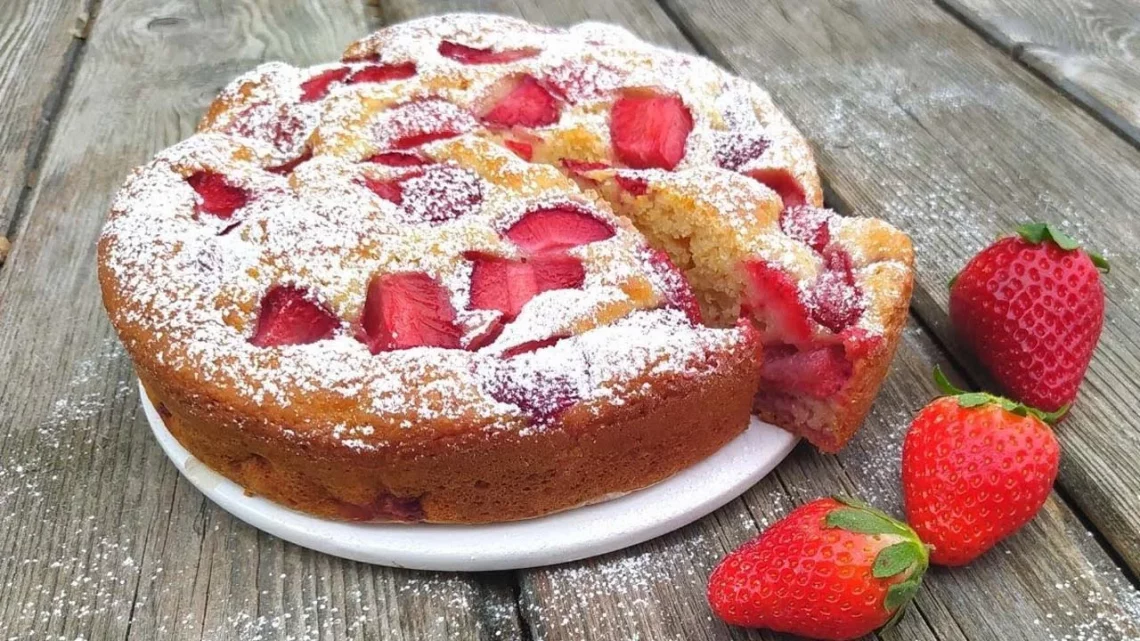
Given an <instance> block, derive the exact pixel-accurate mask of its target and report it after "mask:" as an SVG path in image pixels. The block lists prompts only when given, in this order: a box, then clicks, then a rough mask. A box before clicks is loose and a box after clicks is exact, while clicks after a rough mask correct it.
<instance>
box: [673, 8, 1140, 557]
mask: <svg viewBox="0 0 1140 641" xmlns="http://www.w3.org/2000/svg"><path fill="white" fill-rule="evenodd" d="M665 6H666V7H667V8H668V10H669V11H670V12H671V13H672V14H673V15H674V16H675V17H676V18H677V19H678V20H679V22H680V24H682V25H683V27H684V28H685V29H686V30H687V31H688V33H689V34H690V35H691V36H692V37H693V38H694V40H695V41H696V42H697V43H698V44H699V46H701V47H702V48H703V49H705V50H706V51H707V52H709V53H710V54H711V55H713V56H714V57H716V58H718V59H719V60H720V61H721V62H723V63H725V64H726V65H729V66H731V67H733V68H735V69H736V70H737V71H739V72H741V73H742V74H744V75H745V76H748V77H751V78H753V79H755V80H757V81H758V82H760V83H761V84H762V85H764V86H766V87H767V88H768V89H769V90H770V91H771V92H772V93H773V96H774V98H775V99H776V101H777V102H778V103H779V104H781V105H782V106H783V107H784V108H785V109H786V110H787V112H788V114H789V115H790V117H791V118H792V119H793V120H795V121H796V122H797V124H798V125H799V126H800V127H801V129H802V130H803V131H804V132H805V134H806V135H807V136H808V137H809V138H810V139H812V140H813V142H814V143H815V145H816V146H817V150H818V152H819V153H818V160H819V161H820V164H821V168H822V170H823V172H824V174H825V176H826V178H827V179H828V183H829V188H830V189H829V194H828V195H829V197H830V198H831V201H832V202H833V203H836V204H837V205H838V206H840V208H841V209H845V210H848V211H851V210H854V211H857V212H859V213H862V214H865V215H873V216H879V217H883V218H886V219H888V220H890V221H892V222H894V223H895V224H897V225H899V226H900V227H901V228H903V229H905V230H906V231H908V232H910V234H911V235H912V237H913V238H914V240H915V245H916V249H917V252H918V283H917V287H916V292H915V297H914V302H913V307H914V309H915V310H916V312H917V313H918V314H919V316H920V317H921V318H922V319H923V321H924V322H925V323H927V324H929V325H930V326H931V327H932V328H933V329H934V332H935V334H936V336H937V338H938V340H939V341H940V342H942V343H944V344H946V345H947V346H948V347H949V349H950V350H951V352H952V353H953V354H954V356H955V359H957V360H959V361H960V362H962V363H966V364H967V365H968V366H969V369H970V372H971V375H972V377H973V378H974V379H975V380H979V381H984V380H985V378H984V373H983V372H982V371H981V369H980V368H978V367H977V366H976V365H975V364H974V363H972V362H971V361H970V359H969V358H968V356H967V352H966V351H965V350H964V348H962V347H961V346H960V345H957V344H956V342H955V341H954V337H953V332H952V331H951V328H950V327H949V324H948V321H947V316H946V305H947V289H946V283H947V282H948V280H949V279H950V277H951V276H952V275H953V274H954V273H955V272H956V271H957V270H959V269H960V268H961V267H962V266H963V265H964V264H965V262H966V260H968V258H969V257H971V256H972V255H973V254H974V253H975V252H977V251H978V250H979V249H981V248H982V247H983V246H984V245H986V244H988V243H989V242H990V241H991V240H992V239H993V238H995V237H996V236H998V235H999V234H1001V233H1003V232H1008V231H1009V230H1011V229H1012V228H1013V227H1014V226H1016V225H1017V224H1018V223H1020V222H1026V221H1028V220H1033V219H1043V220H1047V221H1051V222H1056V223H1059V224H1061V225H1062V226H1063V227H1064V228H1066V229H1068V230H1070V231H1071V232H1072V233H1073V234H1074V235H1075V236H1077V237H1078V238H1080V239H1082V240H1083V241H1084V242H1085V244H1086V246H1087V247H1089V248H1091V249H1093V250H1100V251H1102V252H1104V253H1106V254H1108V255H1109V256H1111V258H1110V260H1112V261H1113V267H1114V269H1113V272H1112V274H1111V275H1109V276H1108V277H1107V278H1106V279H1105V285H1106V289H1107V294H1108V305H1107V312H1106V314H1107V318H1106V322H1105V328H1104V334H1103V336H1102V338H1101V343H1100V347H1099V348H1098V350H1097V352H1096V354H1095V356H1094V359H1093V364H1092V366H1091V368H1090V369H1089V373H1088V376H1087V378H1086V381H1085V383H1084V386H1083V389H1082V392H1081V396H1080V399H1079V400H1078V402H1077V403H1076V406H1075V407H1074V409H1073V411H1072V413H1071V414H1070V416H1069V417H1068V418H1067V419H1066V420H1065V421H1064V422H1063V423H1062V425H1061V426H1060V428H1059V430H1058V435H1059V437H1060V439H1061V441H1062V443H1063V446H1064V450H1065V458H1064V462H1063V463H1062V470H1061V485H1062V487H1063V488H1064V490H1065V491H1066V492H1067V494H1068V496H1070V497H1072V499H1073V501H1075V502H1076V504H1077V505H1078V506H1079V507H1080V509H1081V511H1082V512H1083V513H1084V514H1085V515H1087V516H1088V517H1089V518H1090V519H1091V520H1092V521H1093V523H1095V524H1096V526H1097V527H1098V529H1099V530H1100V531H1101V532H1102V533H1103V534H1104V536H1105V537H1106V539H1107V540H1108V541H1109V542H1110V543H1111V544H1112V546H1113V547H1114V548H1115V549H1116V550H1117V551H1118V552H1119V553H1120V555H1121V556H1122V557H1123V558H1124V559H1125V560H1126V562H1127V563H1128V565H1129V566H1130V568H1131V569H1132V571H1133V572H1140V538H1138V537H1137V536H1136V534H1135V533H1136V532H1137V531H1140V492H1137V491H1136V488H1138V487H1140V458H1137V457H1136V456H1135V455H1134V453H1135V452H1137V451H1140V416H1138V415H1137V414H1136V413H1135V412H1134V411H1131V410H1130V409H1129V408H1131V407H1133V406H1134V405H1135V399H1136V398H1137V397H1140V377H1137V376H1136V372H1137V371H1140V341H1137V338H1136V337H1137V336H1140V295H1138V293H1140V267H1138V265H1140V262H1138V261H1140V226H1138V225H1136V223H1135V215H1136V211H1137V203H1138V202H1140V151H1138V150H1137V149H1136V148H1135V147H1133V146H1132V145H1131V144H1129V143H1128V142H1127V141H1125V140H1124V139H1122V138H1120V137H1119V136H1117V135H1116V134H1115V133H1114V132H1113V131H1111V130H1110V129H1108V128H1107V127H1105V126H1104V125H1103V124H1101V123H1100V122H1098V121H1097V120H1096V119H1095V118H1093V117H1092V116H1090V115H1089V114H1088V113H1087V112H1085V111H1084V110H1083V109H1081V108H1080V107H1078V106H1076V105H1074V104H1073V103H1071V102H1070V101H1069V100H1067V99H1066V98H1065V97H1064V96H1063V95H1061V94H1059V93H1058V92H1057V91H1055V90H1054V89H1053V88H1052V87H1050V86H1048V85H1047V84H1046V83H1045V82H1043V81H1042V80H1041V79H1040V78H1038V77H1036V76H1035V75H1033V74H1032V73H1030V72H1029V71H1028V70H1026V69H1024V68H1023V67H1021V66H1020V65H1018V64H1017V63H1016V62H1014V61H1012V60H1010V59H1009V58H1008V57H1006V56H1005V55H1004V54H1002V53H1001V52H1000V51H998V50H996V49H995V48H993V47H992V46H990V45H989V44H988V43H986V42H985V41H984V40H983V39H982V38H981V37H980V36H978V34H976V33H974V32H973V31H971V30H970V29H969V28H968V27H966V26H965V25H963V24H962V23H960V22H958V21H957V20H956V19H955V18H954V17H953V16H951V15H950V14H948V13H946V12H945V11H943V10H941V9H939V8H938V7H936V6H934V5H933V4H924V3H913V2H907V1H905V0H862V1H855V2H849V1H839V0H833V1H825V0H817V1H813V2H799V1H798V0H797V1H792V0H780V1H777V2H771V3H755V2H746V1H743V0H690V1H686V2H680V1H677V0H665Z"/></svg>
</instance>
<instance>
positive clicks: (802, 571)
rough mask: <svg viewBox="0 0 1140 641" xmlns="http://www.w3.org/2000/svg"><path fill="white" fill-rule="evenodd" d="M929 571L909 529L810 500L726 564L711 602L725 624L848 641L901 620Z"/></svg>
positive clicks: (854, 506)
mask: <svg viewBox="0 0 1140 641" xmlns="http://www.w3.org/2000/svg"><path fill="white" fill-rule="evenodd" d="M927 564H928V557H927V549H926V546H924V545H923V544H922V542H921V541H920V540H919V539H918V536H917V535H916V534H915V533H914V531H913V530H911V529H910V528H908V527H907V526H906V525H903V524H902V523H899V522H898V521H896V520H894V519H892V518H891V517H889V516H887V515H886V514H884V513H882V512H879V511H878V510H875V509H873V508H870V507H868V506H866V505H863V504H862V503H857V502H855V501H851V500H849V499H830V498H823V499H816V500H815V501H812V502H810V503H808V504H806V505H803V506H800V507H799V508H797V509H795V510H793V511H792V513H791V514H788V515H787V516H785V517H784V518H783V519H780V520H779V521H777V522H776V523H775V524H773V525H772V526H770V527H769V528H768V529H767V530H765V531H764V532H762V533H761V534H760V536H758V537H756V538H755V539H753V540H752V541H749V542H748V543H745V544H744V545H742V546H741V547H740V548H738V549H737V550H736V551H735V552H733V553H731V554H729V555H728V556H727V557H725V559H724V560H723V561H721V563H720V565H718V566H717V567H716V569H715V570H713V573H712V576H710V577H709V589H708V598H709V604H710V605H711V606H712V610H713V612H715V613H716V615H717V616H719V617H720V618H721V619H723V620H724V621H725V622H727V623H730V624H732V625H740V626H746V627H751V628H767V629H769V630H775V631H777V632H787V633H791V634H795V635H799V636H803V637H809V638H812V639H824V640H828V641H847V640H849V639H856V638H858V637H861V636H863V635H866V634H870V633H871V632H873V631H874V630H876V629H878V628H881V627H883V626H885V625H888V624H891V623H893V622H894V621H896V620H897V619H898V618H899V617H901V616H902V613H903V611H904V609H905V606H906V604H907V603H908V602H909V601H910V600H911V598H912V597H913V596H914V594H915V593H916V592H917V591H918V588H919V586H920V585H921V583H922V575H923V573H924V572H925V571H926V568H927Z"/></svg>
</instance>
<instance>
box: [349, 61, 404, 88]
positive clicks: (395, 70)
mask: <svg viewBox="0 0 1140 641" xmlns="http://www.w3.org/2000/svg"><path fill="white" fill-rule="evenodd" d="M414 75H416V63H414V62H404V63H400V64H395V65H367V66H365V67H361V68H360V69H357V70H356V71H354V72H352V75H350V76H349V77H348V78H347V79H346V80H345V84H350V85H355V84H360V83H363V82H388V81H389V80H406V79H408V78H411V77H412V76H414Z"/></svg>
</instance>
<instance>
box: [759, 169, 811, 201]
mask: <svg viewBox="0 0 1140 641" xmlns="http://www.w3.org/2000/svg"><path fill="white" fill-rule="evenodd" d="M748 175H749V176H751V177H752V178H755V179H756V180H758V181H760V182H761V183H763V184H764V185H765V186H767V187H768V188H769V189H771V190H772V191H774V192H776V194H777V195H778V196H779V197H780V199H781V200H783V201H784V207H799V206H801V205H806V204H807V194H806V193H804V188H803V185H801V184H800V181H798V180H796V177H795V176H793V175H792V174H791V172H789V171H787V170H786V169H755V170H753V171H750V172H748Z"/></svg>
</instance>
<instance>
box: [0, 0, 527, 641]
mask: <svg viewBox="0 0 1140 641" xmlns="http://www.w3.org/2000/svg"><path fill="white" fill-rule="evenodd" d="M20 4H24V3H20ZM27 4H29V5H31V4H36V3H27ZM5 20H7V16H6V17H5ZM374 26H375V21H374V19H370V18H369V16H368V15H367V14H366V13H365V9H364V7H363V6H362V5H361V4H360V3H357V2H350V1H348V0H345V1H343V2H319V1H316V0H312V1H305V0H288V1H282V0H242V1H240V2H239V1H227V2H214V1H207V0H166V1H164V2H162V3H158V4H155V3H147V2H142V1H141V0H104V2H103V4H102V6H101V11H100V16H99V20H98V21H97V23H96V24H95V25H94V29H93V31H92V32H91V34H90V40H89V41H88V45H87V50H86V52H85V55H84V57H83V60H82V64H81V65H80V67H79V68H78V70H77V72H76V74H75V77H74V85H73V87H72V89H71V91H70V92H69V93H68V95H67V99H66V101H65V104H64V105H63V107H62V108H61V110H60V113H59V118H58V124H57V128H56V131H55V135H54V136H53V138H52V141H51V144H50V145H49V148H48V149H47V150H46V153H45V156H44V162H43V166H42V174H41V175H42V178H41V180H40V181H39V182H38V183H37V185H36V187H35V189H34V191H33V192H32V194H31V196H30V198H29V199H28V201H27V204H28V207H29V210H28V211H29V215H28V216H27V217H26V219H25V221H24V226H23V229H22V232H21V235H20V239H21V242H20V243H19V244H18V245H17V246H16V247H15V248H14V249H13V252H12V255H11V257H10V259H9V263H8V265H7V267H6V268H5V269H4V270H3V271H2V272H0V292H3V297H2V298H0V372H3V373H2V374H0V586H2V589H0V630H2V631H3V632H2V633H0V637H2V638H5V639H7V638H10V637H18V638H21V639H23V638H36V639H45V638H51V639H68V640H73V639H78V638H82V639H85V640H87V641H93V640H96V639H99V640H101V639H115V640H119V639H138V640H140V641H152V640H165V639H179V640H182V639H185V640H200V639H205V640H209V641H217V640H225V639H233V640H239V639H240V640H242V641H250V640H252V639H261V640H265V641H268V640H280V641H284V640H285V639H294V640H301V639H306V640H325V639H343V638H384V639H408V640H413V639H414V640H419V639H458V638H462V639H518V638H521V636H522V632H521V630H520V624H519V618H518V614H517V612H516V605H515V604H516V601H515V598H514V584H513V579H512V577H511V576H510V575H454V574H438V573H416V572H408V571H399V570H393V569H387V568H381V567H374V566H368V565H362V564H358V563H352V562H348V561H343V560H339V559H334V558H331V557H327V556H325V555H322V554H318V553H315V552H311V551H307V550H303V549H300V548H298V547H296V546H293V545H290V544H286V543H283V542H281V541H279V540H277V539H275V538H273V537H270V536H267V535H264V534H261V533H259V532H257V531H256V530H254V529H253V528H250V527H248V526H246V525H244V524H242V523H240V522H238V521H236V520H235V519H234V518H232V517H230V516H229V515H228V514H226V513H225V512H223V511H222V510H220V509H219V508H217V507H216V506H214V505H213V504H212V503H210V502H209V501H207V500H206V499H205V498H204V497H202V495H201V494H199V493H198V492H197V491H196V490H194V489H193V488H192V487H191V486H190V485H189V484H188V483H187V482H186V481H185V480H183V479H182V478H181V477H180V476H179V475H178V473H177V471H176V470H175V469H174V467H173V466H172V465H171V464H170V463H169V462H168V461H167V460H166V458H165V456H164V455H163V453H162V451H161V450H160V448H159V447H158V445H157V443H156V442H155V440H154V438H153V437H152V436H151V434H150V432H149V429H148V427H147V425H146V421H145V418H144V417H143V416H142V413H141V411H140V408H139V404H138V403H139V399H138V394H137V391H136V388H135V385H134V378H133V372H132V370H131V367H130V363H129V361H128V360H127V358H126V355H125V353H124V352H123V350H122V349H121V348H120V347H119V345H118V342H117V340H116V338H115V337H114V333H113V332H112V330H111V328H110V326H109V324H108V323H107V321H106V320H105V315H104V313H103V309H102V305H101V303H100V299H99V291H98V286H97V284H96V282H95V274H94V259H95V238H96V236H97V234H98V231H99V229H100V227H101V226H102V221H103V219H104V216H105V213H106V210H107V207H108V204H109V201H110V198H111V197H112V195H113V194H114V193H115V191H116V190H117V188H118V186H119V185H120V184H121V182H122V180H123V179H124V177H125V176H126V174H127V172H128V171H129V170H130V169H131V168H132V167H133V166H135V165H137V164H139V163H141V162H144V161H145V160H146V159H147V158H148V157H149V156H151V155H152V154H153V153H154V152H155V151H157V150H158V149H161V148H163V147H165V146H167V145H170V144H172V143H174V142H176V141H177V140H180V139H181V138H183V137H185V136H187V135H189V134H190V133H191V132H192V130H193V127H194V124H195V123H196V121H197V119H198V116H199V114H200V113H201V111H202V109H203V107H204V106H205V105H206V103H207V101H208V100H210V99H211V97H212V96H213V95H214V94H215V93H216V92H217V90H218V89H219V88H220V87H221V86H222V85H223V84H224V83H225V82H227V81H228V80H229V79H230V78H231V77H233V76H234V75H236V74H237V73H239V72H241V71H244V70H246V69H249V68H251V67H253V66H254V65H256V64H257V63H258V62H260V61H262V60H264V59H267V58H283V59H287V60H291V61H295V62H300V63H305V62H315V61H322V60H329V59H333V58H335V57H336V56H338V55H339V53H340V51H341V50H342V49H343V47H344V46H345V44H346V43H347V42H348V41H349V40H351V39H352V38H353V37H356V36H358V35H361V34H363V33H365V32H367V31H368V30H370V29H371V28H373V27H374ZM6 27H7V23H5V26H4V27H0V31H2V30H3V29H5V28H6ZM5 98H7V94H5Z"/></svg>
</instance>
